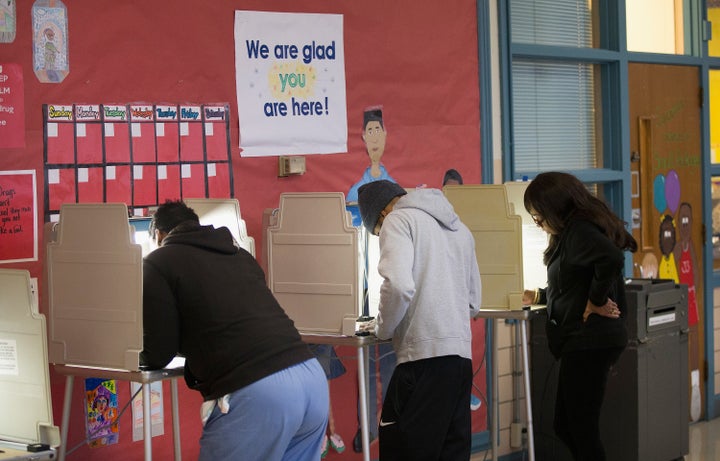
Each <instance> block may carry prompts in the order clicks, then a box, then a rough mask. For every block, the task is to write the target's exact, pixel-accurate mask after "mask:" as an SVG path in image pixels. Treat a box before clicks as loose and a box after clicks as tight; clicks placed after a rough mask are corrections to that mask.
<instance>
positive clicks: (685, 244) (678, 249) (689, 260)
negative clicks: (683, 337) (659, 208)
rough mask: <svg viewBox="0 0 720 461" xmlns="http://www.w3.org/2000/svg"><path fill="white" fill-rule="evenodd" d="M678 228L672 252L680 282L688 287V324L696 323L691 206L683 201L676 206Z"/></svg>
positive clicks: (694, 262) (695, 261) (694, 263)
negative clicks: (678, 238) (677, 238)
mask: <svg viewBox="0 0 720 461" xmlns="http://www.w3.org/2000/svg"><path fill="white" fill-rule="evenodd" d="M677 222H678V230H679V232H680V243H679V244H677V245H675V249H674V250H673V253H674V255H675V263H676V264H677V270H678V275H679V280H680V283H683V284H685V285H687V287H688V326H693V325H697V323H698V320H699V318H698V309H697V300H696V297H695V286H696V283H695V282H696V281H697V278H696V275H695V265H696V264H697V258H696V257H695V248H694V247H693V245H692V241H691V231H692V207H691V206H690V204H689V203H687V202H683V203H681V204H680V208H678V215H677Z"/></svg>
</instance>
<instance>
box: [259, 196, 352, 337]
mask: <svg viewBox="0 0 720 461" xmlns="http://www.w3.org/2000/svg"><path fill="white" fill-rule="evenodd" d="M265 221H266V234H265V246H266V250H265V253H266V257H265V258H264V261H265V264H266V276H267V282H268V286H269V287H270V290H271V291H272V292H273V294H274V295H275V297H276V298H277V300H278V302H279V303H280V305H281V306H282V307H283V309H285V312H286V313H287V314H288V316H289V317H290V318H291V319H292V320H293V321H294V322H295V326H296V328H297V329H298V330H300V332H301V333H319V334H339V335H346V336H349V335H354V334H355V322H356V321H357V319H358V317H359V316H360V305H361V298H362V293H361V290H360V289H359V287H360V286H361V280H362V271H361V267H360V262H359V254H360V253H359V246H358V245H359V244H358V236H359V230H358V229H357V228H355V227H353V226H352V221H351V217H350V214H349V213H348V212H347V210H346V209H345V197H344V195H343V194H342V193H341V192H307V193H284V194H281V195H280V206H279V208H277V210H272V211H270V212H266V214H265Z"/></svg>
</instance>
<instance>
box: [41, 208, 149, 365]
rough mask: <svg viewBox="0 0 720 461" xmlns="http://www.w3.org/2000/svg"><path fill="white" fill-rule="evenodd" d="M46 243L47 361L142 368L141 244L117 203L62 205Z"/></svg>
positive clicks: (123, 210)
mask: <svg viewBox="0 0 720 461" xmlns="http://www.w3.org/2000/svg"><path fill="white" fill-rule="evenodd" d="M54 234H55V240H54V241H52V242H50V243H48V245H47V258H46V265H47V295H48V306H49V316H50V331H49V344H48V345H49V354H50V362H51V363H55V364H72V365H81V366H89V367H102V368H114V369H122V370H139V369H140V352H141V351H142V344H143V342H142V341H143V324H142V321H143V318H142V247H141V245H139V244H136V243H135V242H134V241H133V234H134V230H133V228H132V227H131V225H130V223H129V220H128V210H127V206H126V205H125V204H122V203H74V204H64V205H62V207H61V209H60V219H59V221H58V223H57V224H56V228H55V233H54Z"/></svg>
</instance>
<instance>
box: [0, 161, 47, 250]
mask: <svg viewBox="0 0 720 461" xmlns="http://www.w3.org/2000/svg"><path fill="white" fill-rule="evenodd" d="M35 187H36V184H35V171H34V170H23V171H0V263H10V262H19V261H37V237H38V234H37V219H36V216H37V212H36V208H37V199H36V196H35V190H36V189H35Z"/></svg>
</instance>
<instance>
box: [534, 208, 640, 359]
mask: <svg viewBox="0 0 720 461" xmlns="http://www.w3.org/2000/svg"><path fill="white" fill-rule="evenodd" d="M624 261H625V259H624V254H623V251H622V250H621V249H619V248H618V247H617V246H615V244H614V243H613V242H612V241H611V240H610V239H609V238H608V237H607V236H605V234H604V233H603V232H602V231H601V230H600V229H599V228H598V227H597V226H595V225H594V224H592V223H590V222H588V221H584V220H576V221H572V222H571V223H569V224H568V226H567V228H566V229H565V230H564V232H563V234H562V236H560V242H559V244H558V247H557V248H556V249H555V252H554V253H553V254H552V256H551V257H550V260H549V261H548V268H547V272H548V286H547V289H546V291H545V293H544V298H545V301H547V314H548V322H547V335H548V342H549V345H550V350H551V352H552V353H553V355H554V356H555V357H556V358H559V357H560V356H561V354H562V352H567V351H575V350H582V349H599V348H607V347H623V346H625V345H626V344H627V340H628V337H627V330H626V328H625V316H626V309H627V301H626V297H625V280H624V277H623V265H624ZM608 297H609V298H610V299H612V300H613V301H615V302H616V303H617V305H618V308H619V309H620V318H618V319H612V318H609V317H603V316H600V315H597V314H591V315H590V316H589V317H588V319H587V321H583V313H584V312H585V306H586V304H587V301H588V299H589V300H590V301H591V302H592V303H593V304H595V305H596V306H602V305H604V304H605V303H606V302H607V299H608ZM541 301H543V299H541Z"/></svg>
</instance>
